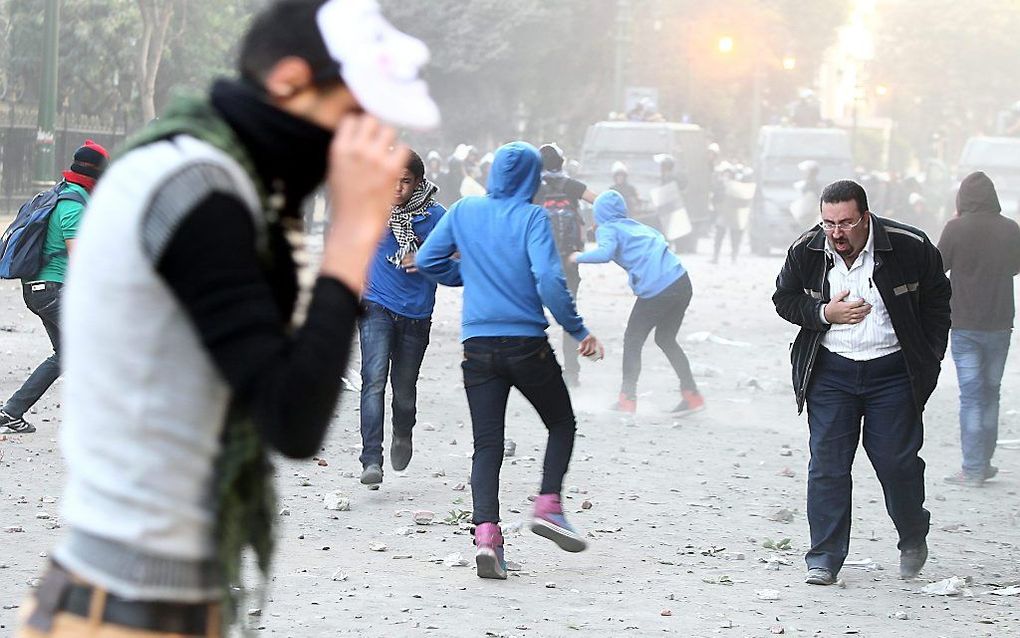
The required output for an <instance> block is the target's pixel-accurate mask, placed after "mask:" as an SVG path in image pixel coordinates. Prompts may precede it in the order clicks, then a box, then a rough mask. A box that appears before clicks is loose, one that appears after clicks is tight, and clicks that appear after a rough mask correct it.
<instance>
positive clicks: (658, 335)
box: [570, 191, 705, 414]
mask: <svg viewBox="0 0 1020 638" xmlns="http://www.w3.org/2000/svg"><path fill="white" fill-rule="evenodd" d="M595 223H596V224H597V225H598V229H597V230H596V231H595V238H596V239H597V240H598V244H599V245H598V248H594V249H592V250H589V251H588V252H584V253H574V254H573V255H571V256H570V259H571V261H573V262H575V263H578V264H604V263H607V262H610V261H614V262H616V263H617V265H619V266H620V267H621V268H623V269H624V270H626V271H627V275H628V277H629V280H630V287H631V290H633V291H634V294H635V295H637V297H638V299H637V301H636V302H634V309H633V310H631V313H630V319H628V320H627V329H626V331H625V332H624V335H623V383H622V384H621V387H620V398H619V400H618V401H617V403H616V405H615V406H614V407H615V408H616V409H617V410H621V411H623V412H635V411H636V410H637V381H638V376H639V375H640V374H641V350H642V348H644V345H645V341H646V340H647V339H648V335H649V334H651V332H652V330H655V344H656V345H657V346H659V349H660V350H662V352H663V353H664V354H665V355H666V358H667V359H669V363H670V365H672V366H673V370H675V371H676V375H677V376H678V377H679V378H680V393H681V396H682V400H681V402H680V404H679V405H677V406H676V407H675V408H674V409H673V412H674V413H677V414H689V413H691V412H697V411H699V410H702V409H704V407H705V399H704V398H703V397H702V396H701V393H700V392H698V385H697V383H695V381H694V375H693V374H691V364H690V362H689V361H688V360H687V355H686V354H684V351H683V348H681V347H680V344H679V343H677V340H676V335H677V332H679V331H680V324H681V323H683V320H684V313H685V312H686V311H687V306H688V305H689V304H690V303H691V295H692V294H693V289H692V288H691V278H690V276H688V274H687V270H686V269H685V268H684V267H683V264H681V263H680V259H679V258H678V257H677V256H676V255H674V254H673V253H672V252H671V251H670V250H669V245H668V244H667V243H666V238H665V237H663V236H662V233H660V232H659V231H657V230H654V229H653V228H650V227H648V226H646V225H644V224H642V223H641V222H638V221H635V220H633V219H630V218H629V217H627V204H626V202H625V201H624V198H623V196H622V195H620V193H618V192H616V191H606V192H605V193H602V194H601V195H599V196H598V197H597V198H595Z"/></svg>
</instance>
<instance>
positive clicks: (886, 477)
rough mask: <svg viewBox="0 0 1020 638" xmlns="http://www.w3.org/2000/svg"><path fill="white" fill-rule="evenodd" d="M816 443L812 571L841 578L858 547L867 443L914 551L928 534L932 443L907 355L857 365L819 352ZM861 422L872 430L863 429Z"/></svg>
mask: <svg viewBox="0 0 1020 638" xmlns="http://www.w3.org/2000/svg"><path fill="white" fill-rule="evenodd" d="M807 406H808V426H809V428H810V439H809V446H810V448H811V461H810V463H809V465H808V490H807V498H808V501H807V516H808V526H809V527H810V529H811V549H810V550H809V551H808V553H807V555H806V556H805V560H806V562H807V566H808V567H809V568H811V567H824V568H825V569H828V570H829V571H831V572H832V573H834V574H835V573H838V572H839V570H840V569H841V568H842V567H843V561H845V560H846V557H847V553H848V552H849V549H850V517H851V513H852V503H851V496H852V492H853V479H852V478H851V476H850V470H851V468H852V467H853V463H854V456H855V455H856V454H857V446H858V443H859V442H860V440H861V438H862V437H861V433H862V429H863V439H864V451H865V452H867V454H868V458H869V459H871V465H872V467H874V468H875V473H876V474H877V475H878V481H879V483H881V484H882V491H883V492H884V493H885V509H886V511H887V512H888V513H889V517H890V518H891V519H892V521H893V524H894V525H895V526H896V531H897V532H898V533H899V537H900V541H899V544H898V547H899V548H900V549H901V550H902V549H913V548H915V547H917V546H919V545H920V544H921V543H923V542H924V540H925V538H926V537H927V535H928V523H929V521H930V518H931V515H930V514H929V513H928V510H926V509H924V461H923V460H921V457H920V456H918V452H920V450H921V445H922V444H923V443H924V427H923V425H922V423H921V415H920V414H918V412H917V407H916V406H915V404H914V395H913V392H912V391H911V387H910V377H909V376H908V375H907V367H906V363H905V362H904V360H903V353H902V352H895V353H893V354H890V355H886V356H884V357H879V358H878V359H872V360H871V361H852V360H850V359H847V358H846V357H841V356H839V355H837V354H832V353H831V352H829V351H828V350H826V349H825V348H820V349H819V350H818V356H817V358H816V359H815V369H814V373H813V374H812V376H811V384H810V385H809V386H808V391H807ZM861 419H863V420H864V426H863V428H862V427H861Z"/></svg>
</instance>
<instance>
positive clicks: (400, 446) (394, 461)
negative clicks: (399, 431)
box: [390, 434, 414, 472]
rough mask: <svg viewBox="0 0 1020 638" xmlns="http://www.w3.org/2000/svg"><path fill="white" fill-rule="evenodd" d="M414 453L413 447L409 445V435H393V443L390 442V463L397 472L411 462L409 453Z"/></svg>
mask: <svg viewBox="0 0 1020 638" xmlns="http://www.w3.org/2000/svg"><path fill="white" fill-rule="evenodd" d="M412 454H414V447H412V445H411V437H409V436H397V435H396V434H394V435H393V443H392V444H390V465H391V466H393V469H394V470H396V471H398V472H403V471H404V470H405V469H407V464H408V463H410V462H411V455H412Z"/></svg>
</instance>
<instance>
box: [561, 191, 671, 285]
mask: <svg viewBox="0 0 1020 638" xmlns="http://www.w3.org/2000/svg"><path fill="white" fill-rule="evenodd" d="M595 223H596V224H598V230H596V231H595V239H597V240H598V243H599V246H598V248H595V249H593V250H589V251H587V252H584V253H581V254H580V255H578V256H577V263H579V264H604V263H607V262H610V261H615V262H616V263H617V265H619V266H620V267H621V268H623V269H624V270H626V271H627V275H628V278H629V283H630V288H631V290H633V291H634V294H635V295H637V296H638V297H640V298H642V299H648V298H649V297H654V296H656V295H658V294H659V293H661V292H662V291H664V290H665V289H666V288H669V287H670V286H671V285H673V283H674V282H676V281H677V280H678V279H680V278H681V277H683V276H684V275H685V274H687V270H686V269H685V268H684V267H683V264H681V263H680V259H679V258H678V257H677V256H676V255H674V254H673V253H672V252H671V251H670V250H669V244H667V243H666V238H665V237H663V236H662V233H660V232H659V231H657V230H655V229H654V228H650V227H648V226H645V225H644V224H642V223H641V222H638V221H634V220H633V219H630V218H629V217H627V204H626V202H624V201H623V197H622V196H621V195H620V194H619V193H617V192H616V191H606V192H604V193H602V194H601V195H599V196H598V197H597V198H595Z"/></svg>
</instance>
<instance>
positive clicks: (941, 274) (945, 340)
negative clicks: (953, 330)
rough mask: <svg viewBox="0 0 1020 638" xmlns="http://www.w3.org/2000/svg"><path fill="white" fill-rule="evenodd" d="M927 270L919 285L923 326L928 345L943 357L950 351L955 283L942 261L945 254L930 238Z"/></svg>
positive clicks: (926, 254)
mask: <svg viewBox="0 0 1020 638" xmlns="http://www.w3.org/2000/svg"><path fill="white" fill-rule="evenodd" d="M923 250H924V252H925V254H924V264H925V269H924V274H923V280H922V281H921V282H920V285H919V286H918V295H919V296H918V300H917V303H918V309H919V311H920V319H921V326H922V328H923V329H924V336H925V339H927V340H928V345H930V346H931V349H932V350H934V351H935V354H936V355H938V358H939V360H941V359H942V358H943V357H945V355H946V346H947V345H948V344H949V327H950V324H951V323H952V321H951V317H950V310H949V299H950V297H951V296H952V287H951V286H950V285H949V278H948V277H946V268H945V266H943V264H942V255H941V253H939V251H938V249H937V248H936V247H935V246H934V245H933V244H932V243H931V242H930V241H928V240H925V242H924V248H923Z"/></svg>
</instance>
